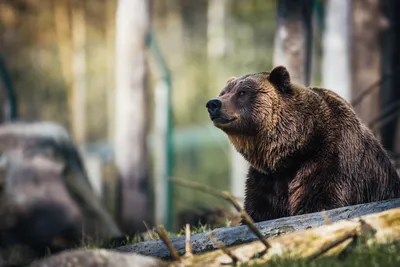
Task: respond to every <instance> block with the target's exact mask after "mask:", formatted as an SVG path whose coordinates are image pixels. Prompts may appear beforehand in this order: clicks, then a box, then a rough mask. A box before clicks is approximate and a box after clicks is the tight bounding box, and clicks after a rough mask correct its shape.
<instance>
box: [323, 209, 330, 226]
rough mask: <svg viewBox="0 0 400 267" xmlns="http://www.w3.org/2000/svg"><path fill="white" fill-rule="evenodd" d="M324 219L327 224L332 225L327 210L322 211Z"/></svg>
mask: <svg viewBox="0 0 400 267" xmlns="http://www.w3.org/2000/svg"><path fill="white" fill-rule="evenodd" d="M322 217H323V218H324V221H325V224H331V223H332V221H331V220H330V219H329V217H328V214H327V213H326V210H323V211H322Z"/></svg>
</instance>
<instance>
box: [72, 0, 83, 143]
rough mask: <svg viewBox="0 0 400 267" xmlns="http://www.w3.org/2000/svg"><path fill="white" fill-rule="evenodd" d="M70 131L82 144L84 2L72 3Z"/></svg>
mask: <svg viewBox="0 0 400 267" xmlns="http://www.w3.org/2000/svg"><path fill="white" fill-rule="evenodd" d="M71 14H72V20H71V21H72V44H73V57H72V58H73V63H72V69H73V79H72V96H71V97H72V106H73V108H72V133H73V136H74V140H75V141H76V142H77V144H78V145H80V146H82V145H83V144H84V142H85V138H86V52H85V45H86V21H85V2H83V1H74V2H73V3H72V12H71Z"/></svg>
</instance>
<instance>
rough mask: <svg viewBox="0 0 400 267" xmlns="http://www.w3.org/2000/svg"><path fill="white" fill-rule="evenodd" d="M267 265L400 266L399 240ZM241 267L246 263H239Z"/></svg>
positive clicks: (300, 266)
mask: <svg viewBox="0 0 400 267" xmlns="http://www.w3.org/2000/svg"><path fill="white" fill-rule="evenodd" d="M266 265H268V266H269V267H289V266H290V267H317V266H318V267H319V266H321V267H339V266H340V267H347V266H348V267H368V266H371V267H372V266H373V267H377V266H385V267H387V266H388V267H390V266H400V242H395V243H392V244H387V245H377V244H375V245H373V246H371V247H366V246H363V245H360V244H358V245H356V246H354V247H353V248H352V249H351V250H348V251H347V252H346V253H343V254H341V255H339V256H331V257H325V258H319V259H316V260H314V261H310V262H308V261H306V260H303V259H282V258H276V259H273V260H272V261H270V262H268V264H263V265H252V266H266ZM241 266H243V267H245V266H248V265H247V264H243V265H241Z"/></svg>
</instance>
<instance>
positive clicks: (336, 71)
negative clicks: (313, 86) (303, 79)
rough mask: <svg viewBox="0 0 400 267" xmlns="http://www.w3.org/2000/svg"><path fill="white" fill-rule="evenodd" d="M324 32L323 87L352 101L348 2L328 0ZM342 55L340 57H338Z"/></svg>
mask: <svg viewBox="0 0 400 267" xmlns="http://www.w3.org/2000/svg"><path fill="white" fill-rule="evenodd" d="M325 10H326V13H325V14H326V15H325V29H324V32H323V58H322V81H323V87H324V88H328V89H330V90H333V91H334V92H336V93H337V94H339V95H340V96H341V97H343V98H344V99H346V100H347V101H350V94H351V92H350V86H351V85H350V83H351V80H350V79H351V75H350V58H349V37H350V36H349V34H350V32H349V31H350V4H349V2H348V1H342V0H327V1H326V3H325ZM338 55H340V56H338Z"/></svg>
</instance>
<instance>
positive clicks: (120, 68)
mask: <svg viewBox="0 0 400 267" xmlns="http://www.w3.org/2000/svg"><path fill="white" fill-rule="evenodd" d="M148 30H149V10H148V2H147V1H143V0H119V1H118V6H117V15H116V50H117V51H116V103H115V105H116V118H115V127H116V133H115V160H116V166H117V169H118V173H119V180H120V182H119V193H118V196H119V198H120V201H119V210H120V221H121V227H123V229H124V230H125V231H126V232H133V231H143V230H145V227H144V225H143V221H146V222H148V215H149V214H150V209H149V202H148V192H147V190H148V179H149V163H148V151H147V144H146V139H147V135H148V131H149V129H148V128H149V127H148V124H149V115H148V92H147V76H148V71H147V60H146V55H145V51H146V36H147V33H148Z"/></svg>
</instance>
